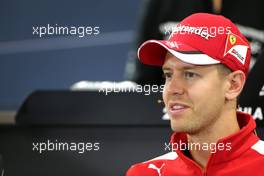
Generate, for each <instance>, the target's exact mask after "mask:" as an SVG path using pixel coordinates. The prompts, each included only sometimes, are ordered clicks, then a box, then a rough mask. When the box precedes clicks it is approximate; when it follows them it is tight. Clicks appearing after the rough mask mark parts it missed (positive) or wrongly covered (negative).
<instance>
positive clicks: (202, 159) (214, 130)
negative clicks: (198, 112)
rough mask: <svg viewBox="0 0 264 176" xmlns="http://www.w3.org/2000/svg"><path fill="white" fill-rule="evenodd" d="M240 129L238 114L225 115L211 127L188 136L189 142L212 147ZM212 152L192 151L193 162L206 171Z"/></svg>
mask: <svg viewBox="0 0 264 176" xmlns="http://www.w3.org/2000/svg"><path fill="white" fill-rule="evenodd" d="M239 129H240V128H239V124H238V121H237V117H236V112H229V113H224V114H222V115H221V117H220V118H218V120H217V121H215V123H213V124H211V126H208V127H207V128H206V129H204V130H201V131H199V132H198V133H195V134H188V142H189V143H193V144H200V145H203V144H207V145H208V146H210V144H212V143H217V141H218V140H219V139H221V138H224V137H227V136H229V135H231V134H234V133H236V132H237V131H239ZM212 152H213V151H212V149H209V150H202V149H200V150H197V149H192V148H191V149H190V154H191V156H192V158H193V160H194V161H195V162H196V163H197V164H199V165H200V166H201V167H202V169H205V167H206V164H207V162H208V160H209V157H210V154H211V153H212Z"/></svg>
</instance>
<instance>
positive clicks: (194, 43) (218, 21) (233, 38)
mask: <svg viewBox="0 0 264 176" xmlns="http://www.w3.org/2000/svg"><path fill="white" fill-rule="evenodd" d="M167 52H170V53H171V54H173V55H174V56H175V57H177V58H178V59H180V60H181V61H183V62H186V63H189V64H194V65H210V64H220V63H221V64H224V65H226V66H227V67H228V68H230V69H231V70H232V71H235V70H241V71H243V72H244V73H245V75H247V73H248V70H249V63H250V55H251V54H250V46H249V42H248V41H247V39H246V38H245V37H244V36H243V35H242V34H241V32H240V31H239V30H238V28H237V27H236V26H235V24H233V23H232V22H231V21H230V20H229V19H227V18H225V17H224V16H221V15H214V14H208V13H195V14H192V15H190V16H188V17H186V18H185V19H183V20H182V21H181V22H180V23H179V24H177V25H176V26H175V27H174V28H172V33H171V35H170V37H169V39H168V40H148V41H146V42H144V43H143V44H142V45H141V46H140V47H139V49H138V58H139V59H140V61H141V62H142V63H144V64H147V65H156V66H162V65H163V63H164V59H165V56H166V53H167Z"/></svg>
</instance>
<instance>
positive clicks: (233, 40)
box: [229, 35, 236, 45]
mask: <svg viewBox="0 0 264 176" xmlns="http://www.w3.org/2000/svg"><path fill="white" fill-rule="evenodd" d="M229 41H230V43H231V45H234V44H235V43H236V37H235V36H234V35H230V37H229Z"/></svg>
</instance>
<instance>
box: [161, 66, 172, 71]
mask: <svg viewBox="0 0 264 176" xmlns="http://www.w3.org/2000/svg"><path fill="white" fill-rule="evenodd" d="M162 70H163V71H165V70H168V71H170V70H171V68H169V67H166V66H165V67H162Z"/></svg>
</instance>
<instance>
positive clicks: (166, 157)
mask: <svg viewBox="0 0 264 176" xmlns="http://www.w3.org/2000/svg"><path fill="white" fill-rule="evenodd" d="M177 157H178V155H177V153H176V152H169V153H166V154H164V155H161V156H158V157H156V158H153V159H150V160H148V161H145V162H143V163H147V162H150V161H156V160H175V159H176V158H177Z"/></svg>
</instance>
